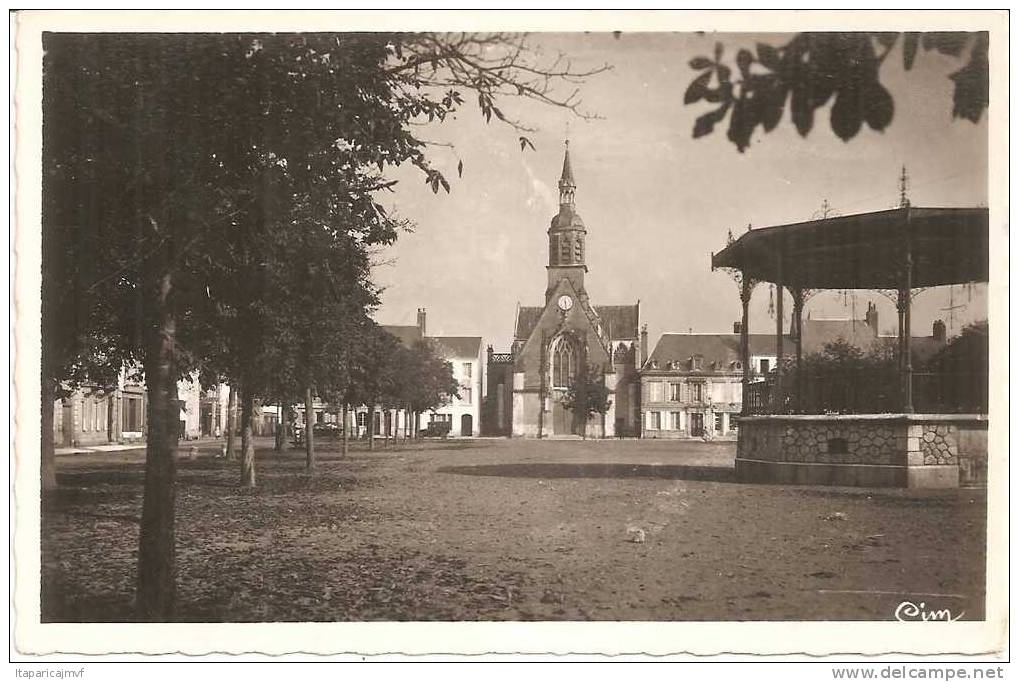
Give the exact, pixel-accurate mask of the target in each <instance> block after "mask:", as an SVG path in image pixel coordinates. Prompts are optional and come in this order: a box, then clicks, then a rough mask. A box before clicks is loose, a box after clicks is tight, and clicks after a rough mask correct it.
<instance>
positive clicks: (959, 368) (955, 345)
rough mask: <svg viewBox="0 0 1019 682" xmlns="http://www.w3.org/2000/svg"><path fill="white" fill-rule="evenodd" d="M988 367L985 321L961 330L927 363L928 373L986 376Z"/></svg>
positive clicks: (988, 348)
mask: <svg viewBox="0 0 1019 682" xmlns="http://www.w3.org/2000/svg"><path fill="white" fill-rule="evenodd" d="M989 366H990V345H989V337H988V326H987V320H980V321H977V322H974V323H972V324H968V325H966V326H965V327H963V328H962V331H961V332H960V333H959V335H958V336H956V337H955V338H953V339H951V340H950V341H949V342H948V344H947V345H946V346H945V347H944V348H942V349H941V350H940V351H939V352H938V353H937V354H936V355H934V357H932V358H931V359H930V360H928V361H927V363H926V365H925V367H924V369H925V370H926V371H928V372H945V373H953V372H970V373H984V374H986V373H987V372H988V370H989Z"/></svg>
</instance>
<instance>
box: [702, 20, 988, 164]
mask: <svg viewBox="0 0 1019 682" xmlns="http://www.w3.org/2000/svg"><path fill="white" fill-rule="evenodd" d="M900 41H901V44H902V59H903V66H904V67H905V69H906V70H907V71H909V70H911V69H912V68H913V64H914V62H915V60H916V56H917V52H918V50H919V48H920V47H921V46H922V47H923V49H924V50H925V51H928V52H929V51H932V50H933V51H936V52H938V53H939V54H942V55H946V56H949V57H953V58H956V59H959V60H960V61H963V60H965V64H964V65H963V66H962V67H960V68H959V69H958V70H957V71H955V72H953V73H952V74H951V75H949V76H948V77H949V79H950V80H952V82H953V83H954V86H955V89H954V92H953V95H952V116H953V118H964V119H966V120H968V121H972V122H973V123H977V122H979V121H980V118H981V117H982V116H983V112H984V110H985V109H986V108H987V105H988V99H989V97H988V87H989V86H988V56H987V53H988V42H989V38H988V34H987V33H986V32H984V33H905V34H898V33H800V34H797V35H796V36H794V37H793V38H792V39H791V40H790V41H789V42H788V43H786V44H785V45H780V46H772V45H769V44H766V43H758V44H757V53H756V54H754V53H753V52H752V51H750V50H747V49H740V50H739V51H738V52H737V53H736V58H735V66H736V72H737V73H736V74H735V78H734V74H733V69H732V67H731V66H729V65H727V64H725V63H724V62H723V59H722V56H723V52H724V48H723V46H722V45H721V43H718V44H716V45H715V53H714V56H713V58H712V57H704V56H699V57H695V58H693V59H692V60H690V68H691V69H694V70H695V71H700V72H702V73H700V74H699V75H698V76H697V77H696V78H694V80H693V81H692V82H691V83H690V85H689V86H688V87H687V89H686V93H685V95H684V97H683V103H684V104H687V105H689V104H696V103H698V102H707V103H709V104H714V105H717V106H716V107H715V108H714V109H712V110H711V111H708V112H707V113H705V114H702V115H700V116H698V117H697V120H696V121H695V122H694V128H693V136H694V138H698V137H703V136H705V135H709V134H711V133H712V132H714V130H715V126H717V125H718V124H720V123H722V122H723V121H725V119H726V118H728V119H729V127H728V131H727V132H726V137H728V139H729V141H731V142H732V143H733V144H735V145H736V148H737V149H739V151H741V152H742V151H745V150H746V149H747V147H749V146H750V141H751V138H752V137H753V134H754V131H755V130H756V129H757V127H758V126H760V127H762V128H763V129H764V132H766V133H768V132H771V131H772V130H774V129H775V127H776V126H778V124H779V122H780V121H781V120H782V116H783V114H784V112H785V109H786V106H787V104H788V107H789V110H790V114H791V118H792V122H793V125H794V126H796V130H797V132H799V134H800V135H801V136H803V137H806V136H807V134H808V133H810V131H811V129H812V128H813V127H814V115H815V112H816V111H817V110H818V109H820V108H821V107H824V106H826V105H827V104H828V103H829V102H832V106H831V112H830V121H831V128H832V131H833V132H834V133H835V134H836V135H838V137H839V138H840V139H842V140H843V141H847V142H848V141H849V140H851V139H852V138H853V137H855V136H856V134H857V133H859V132H860V129H861V128H862V127H863V124H864V123H866V124H867V125H868V126H869V127H870V128H871V129H873V130H877V131H883V130H884V129H885V128H887V127H888V124H889V123H891V122H892V118H893V117H894V115H895V105H894V101H893V98H892V95H891V93H890V92H889V91H888V89H887V88H886V87H885V86H884V85H883V84H882V83H881V80H880V70H881V66H882V64H883V63H884V61H885V59H887V57H888V55H889V54H890V53H891V52H892V50H893V48H894V47H895V46H896V44H898V43H899V42H900Z"/></svg>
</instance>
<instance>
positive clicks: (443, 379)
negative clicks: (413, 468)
mask: <svg viewBox="0 0 1019 682" xmlns="http://www.w3.org/2000/svg"><path fill="white" fill-rule="evenodd" d="M397 385H398V387H399V390H400V393H399V398H398V400H399V402H400V404H401V405H402V406H404V407H406V409H407V410H408V411H409V412H410V414H411V419H412V420H413V431H414V433H413V434H412V435H413V437H414V438H415V439H416V438H417V429H418V422H419V420H420V415H421V414H423V413H425V412H427V411H430V410H437V409H438V408H440V407H442V406H443V405H446V404H448V403H449V401H450V399H451V398H459V397H460V383H459V382H458V381H457V380H456V378H455V377H454V376H453V365H452V363H450V362H449V361H447V360H446V359H445V358H443V357H442V354H441V353H440V350H439V349H438V348H437V347H436V346H435V344H434V343H431V342H429V341H428V340H427V339H422V340H420V341H418V342H417V343H415V344H414V345H413V346H411V347H410V348H405V349H403V351H402V353H401V359H400V361H399V362H398V363H397Z"/></svg>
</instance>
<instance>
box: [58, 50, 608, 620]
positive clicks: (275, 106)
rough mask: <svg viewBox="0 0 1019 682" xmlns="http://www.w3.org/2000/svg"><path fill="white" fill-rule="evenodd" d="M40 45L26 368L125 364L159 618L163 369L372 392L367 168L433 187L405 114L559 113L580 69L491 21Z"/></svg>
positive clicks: (145, 606) (377, 383)
mask: <svg viewBox="0 0 1019 682" xmlns="http://www.w3.org/2000/svg"><path fill="white" fill-rule="evenodd" d="M44 50H45V58H44V64H43V69H44V75H43V99H44V115H45V119H44V123H43V139H44V167H43V173H44V178H45V180H44V182H45V184H44V188H45V192H44V195H45V206H44V211H43V226H42V228H43V241H44V250H43V256H44V266H43V274H44V286H43V299H44V301H43V309H44V315H43V317H44V320H43V322H44V330H45V334H44V336H50V337H51V340H52V343H46V344H44V369H43V379H44V382H45V380H46V379H47V378H48V377H53V378H60V379H63V378H66V377H67V376H69V375H72V374H73V370H72V368H73V367H74V366H75V363H81V364H82V365H83V367H85V370H83V374H87V375H91V374H99V373H100V372H98V371H93V365H94V366H99V365H103V366H109V367H119V365H120V364H122V363H123V362H127V361H128V360H131V359H137V360H139V361H140V362H141V365H142V367H143V369H144V372H145V378H146V382H147V384H148V388H149V401H148V405H149V419H148V421H147V423H148V426H149V428H148V434H147V443H146V445H147V448H146V451H147V460H146V470H147V476H146V490H145V501H144V505H143V517H142V526H141V541H140V553H139V557H140V559H139V561H140V563H139V583H138V584H139V589H138V604H139V611H140V614H141V615H142V617H144V618H147V619H148V618H151V619H157V620H159V619H167V618H171V617H172V611H173V601H174V599H173V594H174V587H173V584H172V582H173V575H174V573H175V569H174V544H175V540H174V532H175V531H174V521H173V516H174V513H173V510H174V505H175V499H174V495H175V492H174V491H175V480H176V473H175V465H174V459H173V450H174V447H175V446H176V428H175V427H176V410H177V400H176V390H175V382H176V380H177V379H178V378H180V377H182V376H186V375H188V374H190V373H191V372H193V371H195V370H200V371H201V372H202V374H203V375H204V376H205V377H207V378H208V377H223V378H226V379H228V380H230V381H231V382H232V383H236V384H239V386H240V388H242V390H243V396H244V401H243V407H244V409H242V414H246V415H250V413H251V404H252V400H253V399H254V398H256V397H266V396H283V395H286V394H288V393H290V392H291V391H294V389H295V388H296V387H298V386H300V387H301V388H306V387H307V386H308V385H309V384H310V383H311V382H312V380H314V382H315V383H320V384H330V382H332V384H333V385H325V386H323V390H325V391H334V392H345V393H350V392H351V391H352V390H354V388H352V387H356V390H357V391H360V392H361V394H362V395H366V396H369V397H372V398H376V399H380V398H381V397H382V396H383V394H384V387H385V386H386V385H387V382H388V381H389V377H388V376H387V373H388V372H389V371H390V368H391V367H392V363H391V362H390V360H391V357H392V353H393V350H392V340H391V339H390V340H387V339H385V337H384V336H382V335H380V334H378V333H377V329H376V327H375V326H374V325H373V324H369V323H368V322H366V318H367V313H368V312H369V310H370V308H371V306H372V305H373V304H374V302H375V300H376V299H375V293H376V292H375V291H374V289H373V288H372V287H371V285H370V283H369V282H368V278H367V275H368V264H367V253H368V249H370V248H372V247H373V246H378V245H386V244H389V243H391V242H392V241H393V240H394V239H395V238H396V234H397V231H398V230H399V229H400V228H401V227H403V223H402V222H401V221H399V220H398V219H395V218H394V217H392V216H389V215H388V214H387V213H386V211H385V209H384V208H383V207H382V205H381V204H380V203H379V193H380V192H383V191H385V190H387V189H391V188H392V185H393V183H392V182H391V181H389V180H387V179H386V178H385V176H384V173H385V171H386V170H387V169H391V168H393V167H396V166H399V165H401V164H405V163H410V164H412V165H414V166H416V167H417V168H418V169H420V170H421V171H422V173H423V174H424V177H425V182H426V183H428V184H429V185H430V186H431V187H432V189H433V191H435V192H438V190H439V189H440V188H444V189H446V190H447V191H448V190H449V183H448V181H447V180H446V179H445V178H444V177H443V176H442V175H441V174H440V173H439V172H438V171H436V170H435V169H433V168H432V167H431V166H430V164H429V161H428V158H427V156H426V154H425V148H426V146H427V144H428V143H427V142H426V141H425V140H424V139H422V138H421V137H420V136H419V135H418V133H417V130H418V129H417V128H415V124H418V123H423V122H428V121H442V120H444V119H445V118H446V117H447V116H449V115H450V114H452V113H454V112H455V111H457V110H458V108H459V107H460V105H461V104H463V102H465V101H466V98H465V96H464V95H465V94H466V93H467V92H468V91H469V92H473V93H474V94H475V95H477V99H478V105H479V107H480V110H481V112H482V114H483V115H484V116H485V118H486V119H487V120H490V119H491V118H492V116H495V117H496V118H497V119H499V120H504V121H506V122H508V123H511V124H514V125H516V127H518V128H519V127H520V126H519V124H515V123H514V122H513V121H512V119H510V118H507V117H506V116H505V115H504V114H503V113H502V110H501V108H499V106H498V104H497V100H498V99H499V98H501V97H503V96H505V95H512V96H522V97H525V98H531V99H535V100H537V101H540V102H544V103H546V104H551V105H555V106H560V107H564V108H566V109H569V110H572V111H575V112H577V111H578V109H577V106H578V102H577V101H576V99H575V96H574V95H570V96H568V97H566V98H558V97H557V96H556V95H555V93H554V91H553V87H552V86H553V85H554V84H556V83H561V82H571V80H574V79H576V78H577V77H583V75H584V74H583V73H577V72H575V71H573V70H572V68H571V67H570V66H569V64H568V63H567V64H563V63H562V62H561V61H556V62H553V64H552V65H551V66H548V67H542V66H541V64H539V63H538V61H537V56H536V55H535V54H534V53H532V52H531V51H529V50H527V49H526V46H525V44H524V42H523V39H520V40H517V39H516V38H512V37H507V36H501V35H495V36H476V35H472V34H463V35H459V36H433V35H423V34H384V33H370V34H368V33H365V34H354V33H346V34H321V33H312V34H273V35H269V34H200V33H195V34H130V33H92V34H56V33H50V34H46V35H44ZM592 73H593V72H592ZM526 144H527V143H526V141H524V140H522V141H521V146H522V148H523V147H524V146H526ZM74 264H80V265H81V269H80V270H76V269H75V267H76V266H75V265H74ZM68 268H69V269H68ZM68 291H70V292H77V293H79V294H80V295H79V296H78V298H77V299H76V300H74V301H73V303H71V304H69V305H62V304H61V303H60V300H59V299H60V297H61V296H63V295H65V294H66V293H67V292H68ZM93 300H94V301H98V302H101V305H97V306H92V305H91V304H92V303H93ZM82 310H86V311H92V312H90V313H89V314H88V315H83V314H81V312H80V311H82ZM356 332H361V333H363V334H364V336H363V337H362V338H358V339H357V340H356V341H354V340H353V339H352V338H351V337H352V336H353V335H354V333H356ZM89 338H94V339H95V340H96V343H95V344H94V346H95V348H93V347H92V346H90V344H89V343H88V342H87V340H88V339H89ZM351 347H353V349H354V350H353V351H352V352H351V353H350V354H349V355H348V354H347V353H346V352H343V353H337V352H336V351H337V350H339V349H342V350H344V351H346V350H347V349H348V348H351ZM93 358H104V359H103V360H102V362H101V363H95V362H94V360H93ZM337 358H342V361H343V362H344V363H347V362H348V360H349V362H350V363H351V364H345V365H343V366H342V367H340V368H339V369H337V366H336V365H335V362H336V361H337ZM89 363H92V364H91V365H90V364H89ZM354 367H357V370H358V371H357V372H354V371H352V370H353V368H354ZM326 377H328V378H326ZM45 430H46V429H45V428H44V432H45ZM50 431H52V429H50ZM50 435H51V434H50ZM44 437H46V434H45V433H44ZM245 453H246V454H245V458H246V460H247V459H248V457H247V455H248V454H251V455H252V458H250V459H251V461H252V462H253V451H249V449H248V448H246V449H245ZM251 471H252V472H253V469H251ZM251 481H254V477H253V476H251Z"/></svg>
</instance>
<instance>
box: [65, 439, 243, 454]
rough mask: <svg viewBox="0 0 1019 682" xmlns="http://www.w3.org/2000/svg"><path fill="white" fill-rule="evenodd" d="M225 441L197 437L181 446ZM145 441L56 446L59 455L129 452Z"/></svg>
mask: <svg viewBox="0 0 1019 682" xmlns="http://www.w3.org/2000/svg"><path fill="white" fill-rule="evenodd" d="M224 442H225V441H224V440H223V439H222V438H196V439H193V440H182V441H181V442H180V443H179V444H178V447H179V448H190V447H203V446H206V447H207V446H211V445H222V444H223V443H224ZM144 449H145V442H144V441H138V442H136V443H103V444H102V445H79V446H77V447H73V448H56V450H55V452H56V455H57V456H58V457H61V456H67V455H87V454H90V453H95V452H127V451H129V450H144Z"/></svg>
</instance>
